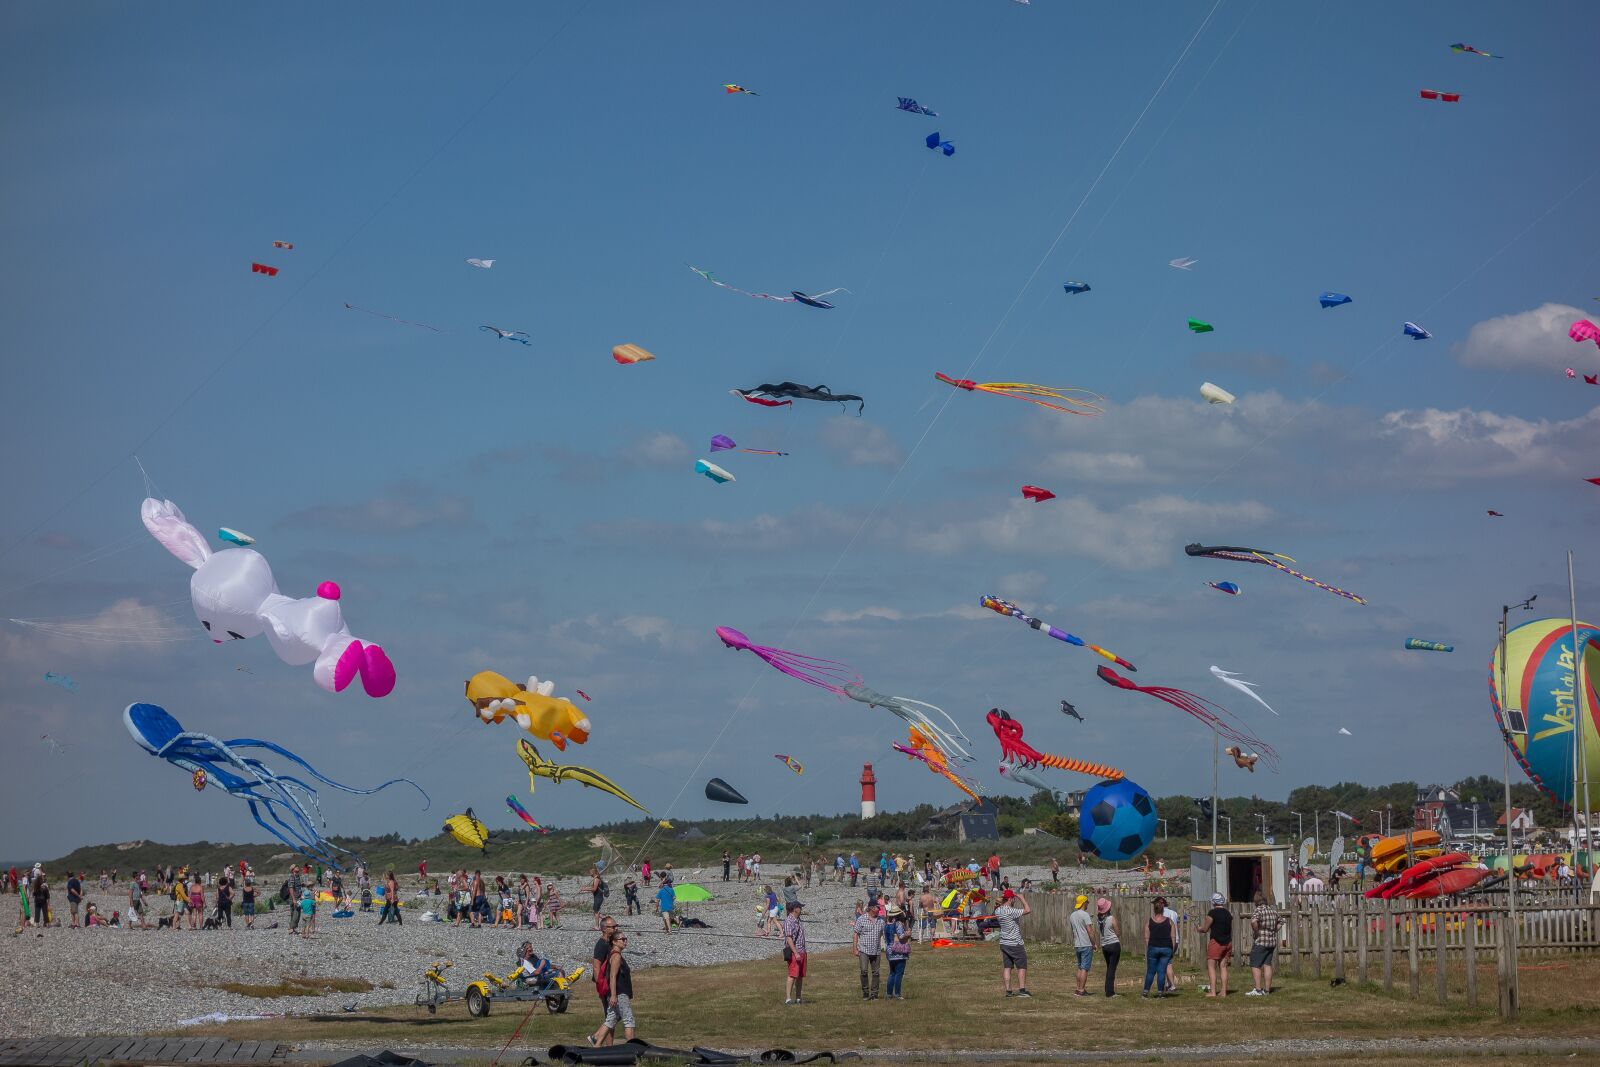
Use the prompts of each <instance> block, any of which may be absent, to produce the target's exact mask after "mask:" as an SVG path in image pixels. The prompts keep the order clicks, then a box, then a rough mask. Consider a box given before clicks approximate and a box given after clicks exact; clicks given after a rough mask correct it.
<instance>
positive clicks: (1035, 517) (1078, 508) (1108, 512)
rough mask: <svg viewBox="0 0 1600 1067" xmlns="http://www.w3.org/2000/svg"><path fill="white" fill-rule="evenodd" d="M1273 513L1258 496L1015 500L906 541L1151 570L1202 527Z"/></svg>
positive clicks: (1246, 522) (938, 548)
mask: <svg viewBox="0 0 1600 1067" xmlns="http://www.w3.org/2000/svg"><path fill="white" fill-rule="evenodd" d="M1271 517H1272V512H1271V510H1270V509H1269V508H1267V507H1266V506H1265V505H1263V504H1259V503H1256V502H1255V501H1249V500H1246V501H1234V502H1226V503H1196V502H1195V501H1192V500H1186V499H1184V498H1183V497H1180V496H1174V495H1170V494H1164V495H1161V496H1154V497H1149V498H1146V499H1144V500H1137V501H1134V502H1133V503H1131V504H1128V505H1126V506H1124V507H1116V508H1110V509H1104V508H1101V507H1100V506H1099V505H1098V504H1096V503H1094V502H1093V501H1091V500H1087V499H1085V498H1083V497H1071V498H1064V499H1058V500H1056V501H1053V502H1051V504H1048V505H1045V506H1038V505H1034V504H1031V503H1028V502H1025V501H1020V500H1014V501H1012V502H1011V503H1010V505H1009V506H1008V507H1007V508H1006V509H1005V510H1004V511H1001V512H998V513H990V514H985V515H980V516H977V517H974V518H966V519H958V520H955V521H952V522H947V523H944V524H942V525H935V526H931V527H923V526H917V527H910V528H907V529H905V530H903V531H902V532H901V533H900V534H899V539H900V540H901V541H903V543H904V544H905V545H906V546H907V547H908V548H910V549H912V550H913V551H920V552H926V553H928V554H930V555H935V556H953V555H958V554H961V553H964V552H970V551H973V550H982V551H988V552H1003V553H1007V554H1010V555H1015V556H1032V557H1036V558H1063V557H1071V556H1078V557H1083V558H1087V559H1092V560H1095V561H1097V562H1100V563H1104V564H1108V565H1110V566H1113V567H1117V568H1119V569H1123V570H1146V569H1149V568H1152V567H1158V566H1160V565H1161V564H1162V563H1165V562H1170V561H1171V560H1172V559H1173V558H1174V552H1175V551H1177V550H1178V546H1180V545H1182V544H1184V542H1185V539H1187V538H1191V537H1195V536H1199V531H1201V530H1206V529H1216V528H1218V527H1222V528H1226V529H1229V530H1242V529H1244V528H1246V527H1250V526H1254V525H1258V524H1260V523H1262V522H1265V521H1266V520H1267V519H1269V518H1271Z"/></svg>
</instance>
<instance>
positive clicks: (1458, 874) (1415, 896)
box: [1405, 867, 1491, 900]
mask: <svg viewBox="0 0 1600 1067" xmlns="http://www.w3.org/2000/svg"><path fill="white" fill-rule="evenodd" d="M1490 873H1491V872H1489V871H1488V870H1485V869H1484V868H1482V867H1451V868H1450V869H1448V870H1443V871H1438V872H1436V873H1434V874H1432V875H1430V876H1428V877H1425V878H1423V879H1422V880H1421V881H1420V882H1418V883H1417V884H1415V885H1413V886H1412V887H1411V888H1410V889H1408V890H1406V892H1405V897H1406V899H1407V900H1431V899H1433V898H1434V897H1449V896H1454V895H1455V894H1457V893H1464V892H1466V891H1467V890H1469V889H1471V888H1472V887H1473V886H1475V885H1477V884H1478V883H1479V882H1481V881H1483V880H1484V879H1485V878H1487V877H1489V875H1490Z"/></svg>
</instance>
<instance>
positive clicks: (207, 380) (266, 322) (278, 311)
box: [0, 0, 594, 559]
mask: <svg viewBox="0 0 1600 1067" xmlns="http://www.w3.org/2000/svg"><path fill="white" fill-rule="evenodd" d="M593 2H594V0H583V3H582V4H581V5H580V6H579V7H578V10H577V11H575V12H573V14H572V17H571V18H569V19H567V21H566V22H564V23H562V24H561V25H560V26H559V27H558V28H557V29H556V31H555V32H554V33H552V34H551V35H550V36H549V37H548V38H546V39H545V42H544V43H543V44H542V45H540V46H539V47H538V48H535V49H534V50H533V51H532V52H531V53H530V54H529V55H528V57H527V58H526V59H524V60H523V62H522V64H521V66H519V67H517V68H516V69H515V70H514V71H512V72H511V74H510V75H509V76H508V77H507V78H506V79H505V80H504V81H502V82H501V83H500V85H499V86H498V87H497V88H496V89H495V90H494V91H493V92H492V93H490V94H489V95H488V96H487V97H486V98H484V101H483V103H481V104H479V105H478V106H477V108H476V109H475V110H474V111H473V112H472V113H471V114H470V115H468V116H467V118H466V119H465V120H464V121H463V122H462V123H461V124H460V125H459V126H457V127H456V129H455V132H453V133H451V134H450V136H448V137H446V138H445V139H444V141H443V142H441V143H440V145H439V147H438V148H436V149H434V150H433V152H432V153H431V154H430V155H428V156H427V158H425V159H423V161H422V162H421V163H419V164H417V166H416V168H415V169H414V170H412V172H411V173H410V174H409V175H408V176H407V177H406V178H405V179H404V180H403V181H401V182H400V184H399V185H398V186H396V187H395V190H394V192H392V193H390V194H389V196H388V198H387V199H385V200H384V201H383V203H381V204H379V205H378V206H377V207H376V208H375V209H374V210H373V211H372V212H371V214H369V215H368V216H367V217H366V218H365V219H363V220H362V221H361V223H360V224H359V225H358V226H356V228H355V229H354V230H352V231H351V232H350V235H349V236H348V237H346V238H345V239H344V240H343V241H341V242H340V243H339V245H338V246H337V247H336V248H334V250H333V252H332V253H331V254H330V255H329V256H328V258H327V259H325V260H323V262H322V264H321V265H320V266H318V267H317V268H316V269H314V270H313V271H312V272H311V273H310V274H309V275H307V276H306V278H305V280H304V281H302V282H301V283H300V285H299V286H298V287H296V288H295V289H294V290H293V291H292V292H290V293H289V295H288V296H286V297H284V299H283V301H282V302H281V303H280V304H279V305H278V306H277V307H276V308H275V309H273V310H272V311H271V312H270V313H269V314H268V315H267V317H266V318H264V319H262V320H261V321H260V322H259V323H257V324H256V326H255V327H254V328H253V329H251V330H250V331H249V332H248V333H246V334H245V336H244V339H243V340H241V341H240V342H239V343H238V344H236V345H234V346H233V348H232V349H230V350H229V351H228V352H227V353H226V354H225V355H224V356H223V357H222V358H221V359H220V360H218V361H217V362H216V363H215V364H214V365H213V366H212V368H211V370H210V371H209V372H208V373H207V374H206V375H205V376H204V377H203V378H201V379H200V381H198V382H197V383H195V385H194V387H193V388H192V389H190V390H189V391H188V392H187V393H185V394H184V395H183V397H182V398H180V399H179V400H178V402H177V403H176V404H175V405H173V406H172V407H171V408H170V409H169V410H168V411H167V413H166V414H165V415H163V416H162V417H161V419H160V421H158V422H157V423H156V424H155V426H154V428H152V429H151V430H150V432H149V433H147V434H145V435H144V437H142V438H140V440H139V441H138V442H137V443H135V444H134V446H133V448H132V449H130V450H129V452H128V455H132V456H134V457H135V459H136V460H137V453H138V451H139V450H140V449H141V448H143V447H144V446H145V445H147V444H149V443H150V441H151V440H152V439H154V437H155V436H156V435H157V434H158V433H160V432H161V431H162V430H163V429H165V428H166V426H167V424H168V423H170V422H171V421H172V420H173V419H174V418H176V417H177V416H178V414H179V412H181V411H183V409H184V408H186V407H188V406H189V402H190V401H191V400H193V399H194V398H195V397H196V396H197V395H199V393H200V391H201V390H202V389H204V388H205V387H206V386H208V385H210V384H211V382H212V380H213V379H215V378H216V377H217V375H218V374H221V373H222V371H223V370H225V369H226V368H227V367H228V366H229V365H230V364H232V363H233V361H234V360H235V359H236V358H237V357H238V355H239V353H240V352H242V351H243V350H244V349H245V347H246V346H248V345H249V344H250V343H251V342H252V341H254V340H255V339H256V338H257V337H259V336H260V335H261V333H262V332H263V331H264V330H265V329H266V328H267V327H268V326H270V325H271V324H272V323H273V322H275V321H276V320H277V318H278V316H280V315H282V314H283V313H284V312H285V311H286V310H288V308H289V305H290V304H292V303H294V302H295V300H297V299H298V298H299V297H300V294H301V293H303V292H305V290H306V289H307V287H309V286H310V285H311V283H312V282H314V281H316V280H317V278H319V277H320V276H321V275H322V273H323V272H324V271H325V270H327V269H328V267H329V266H331V265H332V264H333V263H334V261H335V260H337V259H338V258H339V256H340V254H341V253H343V252H344V250H345V249H346V248H348V247H349V246H350V244H351V243H352V242H353V241H355V239H356V238H357V237H359V236H361V234H362V233H364V232H365V231H366V229H367V227H368V226H370V225H371V224H372V223H373V222H374V221H376V220H377V218H378V216H379V215H382V214H383V213H384V211H386V210H387V209H388V207H389V205H390V204H393V203H394V202H395V200H397V199H399V197H400V194H401V193H404V192H405V191H406V190H407V189H409V188H410V187H411V183H412V182H414V181H416V180H417V178H418V177H420V176H421V175H422V172H423V171H424V170H426V169H427V168H428V167H429V166H431V165H432V164H433V162H434V161H435V160H436V159H438V158H439V157H440V156H441V155H443V154H444V151H445V149H447V148H449V147H450V146H451V145H452V144H454V143H455V142H456V140H457V139H458V138H459V137H460V136H461V135H462V134H463V133H465V132H466V131H467V127H469V126H471V125H472V124H473V123H474V122H476V121H477V119H478V116H480V115H482V114H483V113H484V111H486V110H488V108H489V105H490V104H493V103H494V102H495V101H496V100H498V99H499V98H500V96H501V95H502V94H503V93H504V92H505V91H506V90H507V89H509V88H510V87H511V85H512V83H513V82H515V81H516V80H517V79H519V78H520V77H522V75H523V73H524V72H526V71H527V69H528V68H529V67H530V66H532V65H533V61H534V60H536V59H537V58H539V56H540V55H542V54H543V53H544V52H545V51H546V50H547V49H548V48H549V47H550V46H551V45H552V44H554V43H555V42H556V40H557V39H558V38H559V37H560V36H561V35H562V34H563V33H565V32H566V30H567V28H568V27H569V26H571V25H572V24H573V23H574V22H576V21H577V19H578V17H579V16H580V15H582V14H583V13H584V12H585V11H587V10H588V9H589V7H590V5H591V4H592V3H593ZM125 458H127V457H126V456H123V457H119V458H118V459H117V460H116V462H115V463H113V464H111V465H110V466H109V467H107V468H106V469H105V470H104V471H102V472H101V473H100V474H99V476H98V477H96V478H95V479H94V480H93V481H90V482H89V483H88V484H86V485H85V486H84V487H83V488H82V489H79V490H78V491H77V492H76V493H74V494H73V495H72V496H70V497H68V498H67V499H66V500H65V501H63V502H62V503H61V505H60V506H58V507H57V508H56V509H55V510H54V511H52V512H50V513H48V514H47V515H45V517H44V518H42V519H40V520H39V521H38V522H37V523H36V524H34V525H33V526H32V527H31V528H30V529H28V530H27V531H26V532H24V533H23V534H22V536H21V537H19V538H17V539H16V540H15V541H13V542H11V544H9V545H7V546H6V547H5V548H3V549H0V559H4V558H5V557H7V556H9V555H10V554H11V553H12V552H13V551H15V550H16V549H17V548H18V547H19V546H20V545H22V544H23V542H25V541H27V540H28V538H30V537H32V536H33V535H34V534H36V533H38V532H39V530H41V529H43V528H44V526H45V524H46V523H49V522H50V521H51V520H53V519H55V517H56V516H58V515H60V514H61V513H62V512H63V511H65V510H67V508H69V507H71V506H72V505H73V504H75V503H77V502H78V501H79V500H80V499H82V498H83V496H84V495H85V494H86V493H88V492H89V490H91V489H93V488H94V487H95V486H97V485H99V484H100V483H101V482H103V481H105V480H106V478H108V477H110V475H111V473H112V471H114V470H116V469H117V467H119V466H121V464H122V462H123V460H124V459H125ZM143 469H144V468H143V465H142V464H141V466H140V470H141V471H142V470H143ZM148 482H149V476H148V475H146V483H147V485H148Z"/></svg>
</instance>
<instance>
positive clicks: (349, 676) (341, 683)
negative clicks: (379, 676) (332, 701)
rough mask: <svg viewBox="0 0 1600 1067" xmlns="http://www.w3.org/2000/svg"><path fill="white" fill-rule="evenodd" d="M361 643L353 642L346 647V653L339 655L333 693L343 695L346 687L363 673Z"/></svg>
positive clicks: (334, 674) (334, 666) (335, 665)
mask: <svg viewBox="0 0 1600 1067" xmlns="http://www.w3.org/2000/svg"><path fill="white" fill-rule="evenodd" d="M362 663H363V660H362V656H361V642H360V641H351V642H350V643H349V644H348V645H345V646H344V651H343V652H341V653H339V661H338V662H337V663H335V664H334V665H333V691H334V692H335V693H342V692H344V691H345V687H346V686H348V685H349V684H350V683H351V682H353V681H354V680H355V677H356V675H357V674H359V673H361V667H362Z"/></svg>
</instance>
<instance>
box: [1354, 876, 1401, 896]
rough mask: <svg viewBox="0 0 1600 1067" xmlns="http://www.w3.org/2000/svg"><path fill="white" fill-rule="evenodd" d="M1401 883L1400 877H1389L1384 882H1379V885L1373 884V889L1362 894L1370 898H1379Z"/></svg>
mask: <svg viewBox="0 0 1600 1067" xmlns="http://www.w3.org/2000/svg"><path fill="white" fill-rule="evenodd" d="M1399 884H1400V879H1399V878H1398V877H1396V878H1388V879H1385V880H1384V881H1382V882H1379V883H1378V884H1377V885H1375V886H1373V887H1372V888H1371V889H1369V890H1367V891H1366V892H1365V893H1363V894H1361V895H1362V896H1364V897H1366V898H1367V899H1368V900H1378V899H1381V898H1383V897H1384V896H1385V894H1386V893H1387V892H1388V891H1389V890H1390V889H1393V888H1394V887H1395V886H1397V885H1399Z"/></svg>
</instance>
